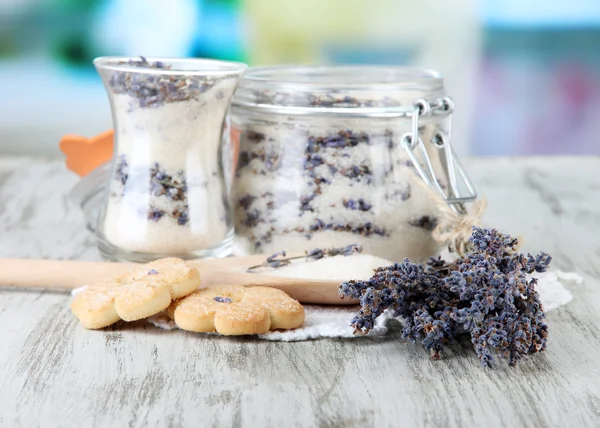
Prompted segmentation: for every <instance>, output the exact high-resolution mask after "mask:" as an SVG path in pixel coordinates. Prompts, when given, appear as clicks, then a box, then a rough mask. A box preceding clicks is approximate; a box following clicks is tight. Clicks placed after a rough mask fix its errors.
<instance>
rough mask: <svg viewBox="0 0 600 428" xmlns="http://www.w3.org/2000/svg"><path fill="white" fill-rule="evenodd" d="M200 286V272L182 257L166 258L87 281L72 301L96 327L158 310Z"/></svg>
mask: <svg viewBox="0 0 600 428" xmlns="http://www.w3.org/2000/svg"><path fill="white" fill-rule="evenodd" d="M199 286H200V274H199V273H198V270H197V269H195V268H189V267H188V266H187V265H186V264H185V262H184V261H183V260H181V259H176V258H166V259H161V260H157V261H155V262H152V263H147V264H145V265H141V266H140V267H139V268H137V269H135V270H134V271H133V272H130V273H128V274H125V275H122V276H119V277H117V278H114V279H113V280H111V281H103V282H99V283H96V284H92V285H89V286H88V287H87V288H86V289H85V290H84V291H82V292H81V293H79V294H77V295H76V296H75V298H74V299H73V302H71V311H72V312H73V314H74V315H75V316H76V317H77V318H78V319H79V321H81V323H82V324H83V325H84V327H86V328H89V329H98V328H103V327H106V326H109V325H111V324H114V323H115V322H117V321H119V320H121V319H122V320H125V321H135V320H139V319H142V318H147V317H149V316H151V315H154V314H157V313H159V312H161V311H163V310H165V309H166V308H168V307H169V305H170V304H171V302H172V301H173V300H175V299H178V298H181V297H183V296H186V295H188V294H190V293H192V292H193V291H194V290H196V289H197V288H198V287H199Z"/></svg>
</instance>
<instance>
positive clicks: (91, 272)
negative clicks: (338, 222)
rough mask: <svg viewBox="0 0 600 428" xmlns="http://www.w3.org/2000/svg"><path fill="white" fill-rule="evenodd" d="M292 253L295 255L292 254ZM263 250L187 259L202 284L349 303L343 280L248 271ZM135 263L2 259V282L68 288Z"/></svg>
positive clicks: (112, 274) (304, 300)
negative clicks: (341, 290)
mask: <svg viewBox="0 0 600 428" xmlns="http://www.w3.org/2000/svg"><path fill="white" fill-rule="evenodd" d="M290 256H294V254H291V255H290ZM266 258H267V256H266V255H264V254H259V255H253V256H243V257H227V258H222V259H197V260H188V261H187V263H188V265H189V266H191V267H196V268H198V270H199V271H200V277H201V278H202V286H203V287H210V286H215V285H243V286H247V287H248V286H257V285H260V286H266V287H274V288H279V289H280V290H283V291H285V292H286V293H287V294H289V295H290V296H291V297H292V298H294V299H296V300H298V301H299V302H301V303H316V304H335V305H349V304H356V303H357V302H356V301H355V300H350V299H348V298H345V299H343V300H342V299H341V297H340V295H339V294H338V287H339V285H340V281H332V280H319V279H304V278H302V279H300V278H285V277H280V276H272V275H265V274H260V273H248V272H246V270H247V269H248V268H249V267H250V266H255V265H259V264H261V263H263V262H264V261H265V260H266ZM136 266H137V265H136V264H135V263H114V262H86V261H74V260H39V259H0V286H8V287H16V288H30V289H32V288H33V289H48V290H56V291H69V290H73V289H75V288H77V287H80V286H82V285H85V284H91V283H94V282H97V281H102V280H107V279H111V278H113V277H115V276H118V275H121V274H124V273H126V272H128V271H130V270H131V269H132V268H135V267H136Z"/></svg>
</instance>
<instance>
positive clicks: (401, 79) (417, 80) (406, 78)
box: [241, 64, 444, 90]
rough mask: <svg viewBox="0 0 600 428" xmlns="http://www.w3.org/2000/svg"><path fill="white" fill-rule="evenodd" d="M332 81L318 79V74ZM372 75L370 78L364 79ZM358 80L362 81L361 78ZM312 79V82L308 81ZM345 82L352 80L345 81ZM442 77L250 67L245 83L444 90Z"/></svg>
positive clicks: (339, 68) (405, 71) (385, 69)
mask: <svg viewBox="0 0 600 428" xmlns="http://www.w3.org/2000/svg"><path fill="white" fill-rule="evenodd" d="M319 74H320V75H321V76H326V77H328V79H323V78H318V79H315V76H316V75H319ZM366 74H368V77H369V79H365V78H361V76H365V75H366ZM357 77H358V78H359V79H357ZM307 79H310V80H307ZM344 79H349V81H348V80H346V81H344ZM443 81H444V79H443V77H442V75H441V74H440V73H439V72H437V71H435V70H432V69H428V68H422V67H414V66H395V65H368V64H364V65H344V64H340V65H316V66H315V65H276V66H258V67H250V68H249V69H248V70H247V71H246V72H245V73H244V79H243V81H242V82H241V83H242V84H244V83H245V84H258V85H263V84H269V85H277V86H280V87H283V88H290V89H292V88H295V89H301V88H303V89H307V90H308V89H315V88H327V87H336V88H348V89H361V88H365V89H366V88H373V87H376V88H380V87H381V88H391V87H394V88H402V87H406V86H411V85H425V86H427V87H428V89H436V88H441V87H443Z"/></svg>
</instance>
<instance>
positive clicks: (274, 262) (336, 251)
mask: <svg viewBox="0 0 600 428" xmlns="http://www.w3.org/2000/svg"><path fill="white" fill-rule="evenodd" d="M360 252H362V246H360V245H356V244H351V245H346V246H345V247H335V248H325V249H321V248H315V249H314V250H310V251H305V253H304V255H303V256H295V257H287V258H286V253H285V251H280V252H278V253H275V254H272V255H270V256H269V257H267V260H266V261H265V262H264V263H261V264H260V265H256V266H251V267H249V268H248V271H251V270H254V269H258V268H261V267H269V268H275V269H276V268H280V267H282V266H287V265H289V264H290V263H292V260H297V259H306V260H307V261H308V260H319V259H322V258H323V257H333V256H340V255H343V256H351V255H352V254H354V253H360Z"/></svg>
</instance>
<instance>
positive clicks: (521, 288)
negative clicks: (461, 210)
mask: <svg viewBox="0 0 600 428" xmlns="http://www.w3.org/2000/svg"><path fill="white" fill-rule="evenodd" d="M470 243H471V245H472V247H471V248H472V249H471V251H470V252H469V253H468V254H467V255H466V256H465V257H461V258H459V259H457V260H456V261H454V262H452V263H446V262H445V261H444V260H442V259H441V258H439V257H438V258H432V259H431V260H430V261H429V262H428V263H427V264H426V265H425V266H423V265H419V264H415V263H411V262H410V261H408V259H405V260H404V261H403V262H401V263H396V264H394V265H392V266H388V267H385V268H380V269H377V270H376V271H375V274H374V275H373V277H372V278H370V279H369V280H368V281H348V282H344V283H343V284H341V286H340V289H339V293H340V295H342V297H351V298H354V299H358V300H359V301H360V305H361V308H360V310H359V312H358V313H357V315H356V316H355V317H354V319H353V320H352V325H353V327H354V329H355V332H356V333H358V334H366V333H368V332H369V331H370V330H371V329H372V328H373V326H374V323H375V319H376V318H377V317H378V316H379V315H381V314H382V313H383V312H384V311H385V310H386V309H389V310H391V311H392V313H393V315H394V316H396V317H402V318H403V319H405V326H404V330H403V333H402V336H403V337H404V338H405V339H409V340H411V341H413V342H415V341H417V340H420V342H421V344H422V345H423V347H424V348H425V349H426V350H428V351H429V352H430V355H431V358H432V359H439V358H441V353H442V350H443V346H444V345H446V344H448V343H449V342H451V341H452V340H453V339H454V338H455V336H456V335H457V330H458V328H459V327H461V328H462V329H464V330H465V331H467V332H469V334H470V335H471V341H472V343H473V345H474V347H475V352H476V353H477V356H478V357H479V360H480V361H481V364H482V365H483V366H491V363H492V361H493V359H494V355H499V356H500V357H502V358H505V359H507V360H508V364H509V365H510V366H514V365H516V364H517V362H518V361H519V359H521V358H522V357H523V356H524V355H527V354H533V353H536V352H540V351H543V350H544V349H545V348H546V343H547V337H548V326H547V325H546V323H545V314H544V311H543V308H542V304H541V302H540V297H539V295H538V293H537V291H536V290H535V285H536V280H535V279H530V278H528V277H527V275H528V274H531V273H533V272H544V271H545V270H546V269H547V267H548V265H549V263H550V261H551V257H550V256H549V255H548V254H546V253H540V254H539V255H537V256H532V255H531V254H527V255H524V254H519V253H516V248H517V244H518V241H517V240H516V239H514V238H512V237H511V236H509V235H505V234H503V233H500V232H498V231H497V230H495V229H483V228H480V227H474V228H473V234H472V236H471V238H470Z"/></svg>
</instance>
